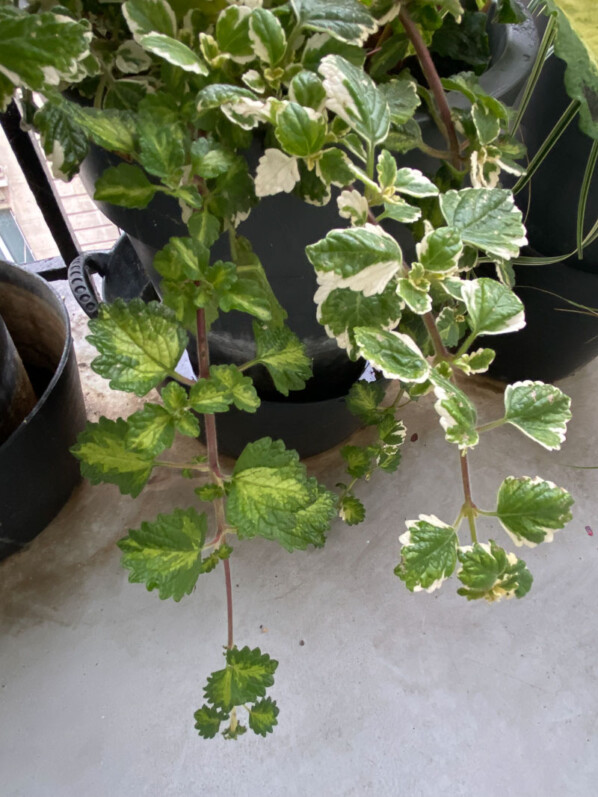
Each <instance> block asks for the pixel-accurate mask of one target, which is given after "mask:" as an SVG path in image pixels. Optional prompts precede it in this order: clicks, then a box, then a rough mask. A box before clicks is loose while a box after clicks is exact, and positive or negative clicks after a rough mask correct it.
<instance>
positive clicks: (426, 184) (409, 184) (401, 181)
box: [395, 168, 439, 199]
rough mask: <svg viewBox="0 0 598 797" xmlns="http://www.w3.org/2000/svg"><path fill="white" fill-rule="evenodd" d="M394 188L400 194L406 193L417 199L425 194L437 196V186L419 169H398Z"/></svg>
mask: <svg viewBox="0 0 598 797" xmlns="http://www.w3.org/2000/svg"><path fill="white" fill-rule="evenodd" d="M395 188H396V190H397V191H398V192H399V193H400V194H407V196H413V197H416V198H418V199H421V198H423V197H427V196H438V193H439V191H438V188H437V187H436V186H435V185H434V183H433V182H432V181H431V180H428V178H427V177H426V176H425V175H423V174H422V173H421V172H420V171H419V169H408V168H403V169H399V171H398V172H397V176H396V178H395Z"/></svg>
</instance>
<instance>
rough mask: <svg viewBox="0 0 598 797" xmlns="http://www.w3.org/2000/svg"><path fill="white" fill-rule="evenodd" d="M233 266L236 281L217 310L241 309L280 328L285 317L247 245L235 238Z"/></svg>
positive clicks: (244, 241)
mask: <svg viewBox="0 0 598 797" xmlns="http://www.w3.org/2000/svg"><path fill="white" fill-rule="evenodd" d="M236 249H237V252H236V256H235V263H236V265H237V266H238V267H239V270H238V272H237V273H238V277H237V281H236V282H235V283H234V284H233V285H232V286H231V287H230V289H229V290H228V291H227V292H226V293H225V294H224V295H223V296H222V297H221V298H220V307H221V308H222V309H223V310H224V311H225V312H229V310H241V311H243V312H245V313H250V314H251V315H253V316H255V317H256V318H257V319H258V320H260V321H265V322H272V323H273V324H275V325H280V324H282V322H283V321H284V319H285V318H286V317H287V313H286V310H284V308H283V307H282V306H281V305H280V303H279V302H278V299H277V298H276V296H275V295H274V292H273V290H272V288H271V286H270V283H269V281H268V278H267V276H266V272H265V271H264V267H263V266H262V264H261V262H260V259H259V258H258V256H257V255H256V254H255V252H254V251H253V250H252V248H251V244H250V242H249V241H248V240H247V239H246V238H243V237H241V236H237V246H236Z"/></svg>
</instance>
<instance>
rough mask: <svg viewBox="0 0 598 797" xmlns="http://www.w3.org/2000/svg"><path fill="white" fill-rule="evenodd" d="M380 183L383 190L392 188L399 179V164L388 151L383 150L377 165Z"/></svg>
mask: <svg viewBox="0 0 598 797" xmlns="http://www.w3.org/2000/svg"><path fill="white" fill-rule="evenodd" d="M376 171H377V172H378V183H379V184H380V187H381V188H382V189H385V188H391V187H392V186H394V184H395V180H396V179H397V162H396V161H395V159H394V158H393V156H392V155H391V154H390V152H389V151H388V150H387V149H383V150H382V152H381V153H380V155H379V156H378V163H377V164H376Z"/></svg>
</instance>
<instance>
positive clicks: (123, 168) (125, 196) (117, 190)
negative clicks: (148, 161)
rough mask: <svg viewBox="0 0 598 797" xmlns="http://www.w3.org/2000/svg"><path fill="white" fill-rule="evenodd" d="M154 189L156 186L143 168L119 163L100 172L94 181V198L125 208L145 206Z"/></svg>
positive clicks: (151, 197)
mask: <svg viewBox="0 0 598 797" xmlns="http://www.w3.org/2000/svg"><path fill="white" fill-rule="evenodd" d="M156 191H157V187H156V186H155V185H153V184H152V183H150V181H149V180H148V178H147V175H146V174H145V172H144V171H143V169H140V168H139V166H134V165H133V164H130V163H119V165H118V166H109V167H108V168H107V169H105V170H104V172H102V174H101V176H100V177H99V178H98V180H97V181H96V185H95V193H94V199H96V200H98V201H100V202H111V203H112V204H113V205H121V206H122V207H125V208H145V207H147V206H148V205H149V203H150V202H151V200H152V199H153V198H154V194H155V193H156Z"/></svg>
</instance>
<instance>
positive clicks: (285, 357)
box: [253, 321, 312, 396]
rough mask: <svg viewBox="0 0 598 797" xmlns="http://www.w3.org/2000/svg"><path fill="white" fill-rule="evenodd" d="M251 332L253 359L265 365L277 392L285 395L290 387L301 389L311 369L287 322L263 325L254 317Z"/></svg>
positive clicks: (303, 347)
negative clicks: (255, 348)
mask: <svg viewBox="0 0 598 797" xmlns="http://www.w3.org/2000/svg"><path fill="white" fill-rule="evenodd" d="M253 335H254V337H255V342H256V347H257V351H256V356H255V360H256V361H258V362H260V363H261V364H262V365H265V366H266V368H267V369H268V373H269V374H270V376H271V377H272V381H273V382H274V386H275V387H276V389H277V390H278V392H279V393H282V394H283V396H288V395H289V390H303V388H304V387H305V382H306V380H307V379H309V378H310V377H311V375H312V370H311V360H310V358H309V357H308V356H307V355H306V353H305V346H304V345H303V343H301V341H300V340H299V338H298V337H297V336H296V335H295V334H294V333H293V332H291V330H290V329H289V328H288V327H286V326H282V327H264V326H261V325H260V324H257V323H256V322H255V321H254V323H253Z"/></svg>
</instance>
